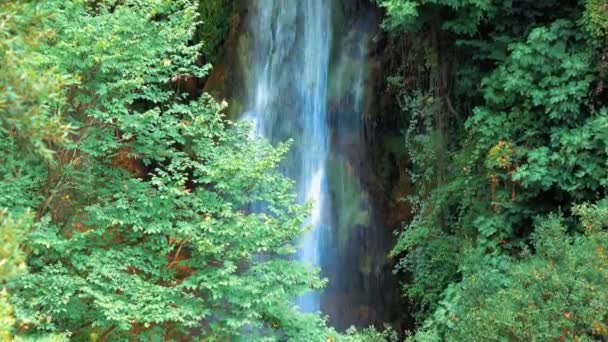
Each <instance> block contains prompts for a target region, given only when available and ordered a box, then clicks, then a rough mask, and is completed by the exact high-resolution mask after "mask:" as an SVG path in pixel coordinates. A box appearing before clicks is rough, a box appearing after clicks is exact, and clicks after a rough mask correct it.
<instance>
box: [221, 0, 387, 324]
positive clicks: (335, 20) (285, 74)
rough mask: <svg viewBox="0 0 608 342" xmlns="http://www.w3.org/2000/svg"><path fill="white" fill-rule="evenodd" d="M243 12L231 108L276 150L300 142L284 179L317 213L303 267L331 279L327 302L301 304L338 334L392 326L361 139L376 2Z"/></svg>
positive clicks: (308, 2)
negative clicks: (309, 266)
mask: <svg viewBox="0 0 608 342" xmlns="http://www.w3.org/2000/svg"><path fill="white" fill-rule="evenodd" d="M244 4H246V5H244V7H245V8H244V9H243V12H241V13H243V14H244V15H246V19H247V20H246V25H244V26H243V27H241V29H244V30H242V31H240V35H239V36H238V38H235V39H234V40H233V41H234V44H236V45H237V47H236V49H235V50H236V51H238V52H237V54H236V56H234V60H236V66H237V67H236V73H237V74H238V76H237V77H238V79H237V80H236V82H237V83H236V84H235V86H234V87H232V88H231V90H232V92H233V93H232V98H233V100H234V101H233V103H237V105H236V107H237V108H241V109H240V110H239V111H240V112H241V113H243V114H242V116H241V117H242V118H244V119H248V120H250V121H252V122H253V123H254V128H255V129H254V132H253V133H252V134H255V135H257V136H261V137H264V138H266V139H268V140H270V141H271V142H272V143H278V142H284V141H287V140H289V139H293V141H294V144H293V146H292V149H291V153H290V154H289V156H288V157H287V159H286V161H285V162H284V163H283V166H282V167H283V171H284V172H285V174H286V175H288V176H289V177H291V178H292V179H294V180H296V184H297V191H298V197H299V200H300V202H301V203H305V202H311V203H312V205H313V209H312V212H311V215H310V218H309V222H308V224H310V225H311V226H312V230H311V231H310V232H309V233H308V234H306V235H305V236H303V237H302V240H301V243H300V249H299V252H298V257H299V259H300V260H301V261H304V262H306V263H309V264H312V265H314V266H317V267H320V268H321V269H322V275H323V277H326V278H328V279H329V285H328V286H327V288H326V289H324V291H323V292H322V293H309V294H307V295H305V296H303V297H301V298H298V299H297V303H298V305H299V306H300V308H301V309H302V310H303V311H307V312H312V311H319V310H320V311H323V313H325V314H327V315H328V316H329V319H330V323H331V324H332V325H333V326H335V327H337V328H339V329H345V328H348V327H349V326H350V325H351V324H354V325H357V326H368V325H369V324H381V323H382V322H388V321H391V320H393V319H394V317H393V316H394V315H393V314H392V313H391V312H393V311H391V305H394V303H397V302H398V300H396V299H395V297H397V298H398V291H396V286H395V285H394V283H391V281H392V280H391V269H392V266H391V264H390V262H388V260H387V257H386V256H387V254H388V250H389V249H390V244H391V233H390V231H388V230H386V229H383V228H384V227H383V226H382V224H379V223H378V221H379V220H378V219H377V218H378V216H379V214H378V213H377V212H376V209H375V203H374V200H373V199H372V198H371V197H372V196H371V195H370V188H371V187H372V186H373V185H370V184H371V183H372V181H371V179H372V178H373V176H372V175H371V174H372V172H371V167H370V165H371V164H370V162H369V161H368V159H367V154H368V148H367V142H366V141H365V137H364V134H363V131H364V125H363V122H364V119H363V118H364V117H365V116H366V115H367V114H366V111H367V110H368V107H369V106H368V104H369V103H370V102H369V100H370V99H371V98H372V97H370V94H368V92H367V90H368V88H369V87H368V85H369V82H368V76H369V75H368V74H369V65H368V61H367V55H368V50H367V48H368V45H369V44H370V42H371V35H372V32H374V31H375V29H376V27H377V22H376V21H375V20H376V18H377V17H378V16H377V13H375V12H374V11H373V10H370V6H371V4H370V2H369V1H368V0H256V1H247V2H244ZM219 75H220V76H219V77H220V79H221V74H219ZM393 290H395V291H393ZM395 294H396V296H395Z"/></svg>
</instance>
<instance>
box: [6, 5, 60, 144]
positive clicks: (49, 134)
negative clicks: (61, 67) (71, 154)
mask: <svg viewBox="0 0 608 342" xmlns="http://www.w3.org/2000/svg"><path fill="white" fill-rule="evenodd" d="M47 14H48V13H46V12H44V11H41V9H40V8H39V7H38V6H37V5H36V4H34V3H30V2H24V1H10V2H2V3H1V4H0V22H2V25H0V64H1V65H3V66H10V67H4V68H0V134H2V135H3V136H4V135H8V134H10V135H12V136H13V137H15V138H16V140H17V142H19V143H21V144H26V145H28V146H27V147H28V149H29V150H32V149H34V150H36V151H37V152H48V150H47V148H46V146H47V144H56V143H60V142H61V141H62V139H63V138H64V137H65V134H66V132H67V129H68V128H69V127H68V126H67V125H66V124H65V123H64V122H63V120H62V116H63V113H62V112H61V111H60V109H59V108H60V105H61V103H60V101H61V98H60V96H59V95H60V87H61V85H62V84H63V83H64V82H65V79H64V78H63V77H62V76H61V74H59V73H57V72H56V70H54V69H53V68H52V67H50V66H49V67H44V66H42V65H41V63H42V59H43V58H44V54H43V53H42V52H41V51H40V49H39V44H40V40H41V39H44V38H48V37H50V36H51V35H52V31H50V30H47V29H46V28H45V27H44V26H43V25H42V22H43V20H44V19H43V18H44V16H45V15H47Z"/></svg>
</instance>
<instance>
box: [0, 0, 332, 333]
mask: <svg viewBox="0 0 608 342" xmlns="http://www.w3.org/2000/svg"><path fill="white" fill-rule="evenodd" d="M0 15H1V17H0V19H1V21H2V25H0V29H2V30H3V31H1V32H0V34H1V35H2V38H3V39H2V40H0V48H1V51H0V53H1V55H0V58H2V62H3V63H2V64H3V65H10V66H11V67H10V68H4V67H3V68H1V69H0V88H1V90H2V91H1V92H0V120H1V121H0V123H1V126H0V128H1V129H0V151H1V152H0V155H1V160H2V163H0V179H1V182H0V208H2V211H1V212H0V225H1V226H0V229H1V231H0V232H1V235H2V238H3V246H2V249H1V250H0V252H1V254H0V256H1V257H2V263H1V264H0V280H1V281H2V283H3V290H2V292H1V297H0V310H1V312H2V321H1V322H0V323H1V324H0V326H1V328H0V334H1V335H2V336H3V339H7V340H8V339H9V336H13V337H14V336H16V335H19V336H20V337H19V338H21V339H28V338H32V339H34V340H39V339H42V338H43V337H44V336H51V335H49V334H57V335H56V336H57V337H56V338H58V339H60V338H62V336H63V337H66V338H69V339H73V340H94V341H106V340H126V339H129V338H131V339H132V338H137V339H139V340H146V341H152V340H178V339H191V338H193V336H197V335H200V336H204V337H205V338H206V339H207V340H224V339H229V338H235V337H236V338H238V337H239V336H242V335H246V336H248V337H249V338H252V339H256V340H265V339H267V340H275V339H292V338H293V339H296V338H297V339H301V338H304V339H307V340H325V339H326V338H327V337H328V336H330V335H332V332H331V331H329V330H328V329H327V328H325V323H324V320H323V319H322V318H321V317H319V316H317V315H312V314H310V315H308V314H302V313H300V312H299V311H298V309H297V308H296V306H295V304H294V302H293V299H294V298H295V297H297V296H298V295H300V294H302V293H303V292H305V291H308V290H310V289H317V288H320V287H321V286H323V283H324V282H323V281H322V280H320V279H319V278H318V274H317V271H316V270H313V269H309V268H307V267H305V266H304V265H301V264H299V263H296V262H294V261H292V258H291V257H290V255H291V254H292V253H293V252H294V251H295V248H294V246H293V245H292V243H293V241H296V238H297V237H298V236H299V235H301V234H302V232H303V231H304V229H306V227H305V226H303V224H302V222H303V220H304V218H305V216H306V213H307V210H306V209H307V208H306V207H303V206H299V205H296V202H295V195H294V194H293V191H292V182H291V181H289V180H288V179H286V178H284V177H283V176H282V175H281V174H280V173H279V172H278V170H277V164H278V163H279V161H280V160H281V158H282V156H283V155H284V154H285V152H286V150H287V148H288V145H285V144H284V145H280V146H277V147H272V146H269V145H268V144H267V143H265V142H263V141H257V140H252V138H250V137H249V134H248V132H249V128H248V127H247V126H246V125H244V124H237V123H233V122H230V121H228V120H226V118H224V117H223V115H222V110H223V108H224V107H225V105H224V104H218V103H216V102H215V101H214V100H213V99H212V98H210V97H209V96H207V95H203V96H201V97H198V98H192V97H191V96H190V95H188V94H182V93H181V92H180V91H179V90H178V89H179V80H180V77H198V78H201V77H204V76H205V74H206V73H207V71H208V67H207V66H201V65H200V63H198V64H197V62H198V61H199V60H200V59H199V58H198V54H199V51H201V49H202V47H201V44H194V43H193V40H192V37H193V34H194V31H195V29H196V28H197V23H198V20H199V19H198V4H196V3H190V2H189V1H156V0H150V1H54V0H48V1H42V2H31V3H30V2H14V3H5V2H3V3H2V5H1V8H0ZM203 26H204V24H203ZM218 39H219V38H218ZM214 44H216V43H215V42H214ZM252 208H263V210H254V209H252ZM26 254H27V266H28V267H26V265H25V263H24V262H25V259H24V258H25V256H26ZM26 268H27V270H26ZM9 299H10V301H11V302H12V304H9V302H8V300H9Z"/></svg>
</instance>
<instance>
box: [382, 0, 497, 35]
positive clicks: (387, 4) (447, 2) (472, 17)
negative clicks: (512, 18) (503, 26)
mask: <svg viewBox="0 0 608 342" xmlns="http://www.w3.org/2000/svg"><path fill="white" fill-rule="evenodd" d="M376 1H377V2H378V3H379V4H380V6H381V7H384V8H385V9H386V11H387V14H388V16H387V19H386V21H385V22H384V25H385V27H386V28H388V29H391V30H407V31H409V30H419V29H421V28H422V26H423V25H424V24H426V23H427V22H429V21H433V20H436V19H437V18H439V16H440V15H441V11H442V9H443V8H445V9H448V10H449V11H451V12H455V13H456V15H455V16H454V18H453V19H450V20H446V21H445V22H443V23H441V24H442V25H443V27H444V28H445V29H447V30H451V31H454V32H455V33H463V34H465V33H466V34H472V33H475V32H476V29H477V26H478V25H479V24H481V23H482V22H484V21H485V20H487V19H488V18H489V17H490V16H491V15H492V14H493V12H494V11H496V10H497V9H496V5H495V4H494V3H493V2H492V1H489V0H376Z"/></svg>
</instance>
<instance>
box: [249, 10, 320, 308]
mask: <svg viewBox="0 0 608 342" xmlns="http://www.w3.org/2000/svg"><path fill="white" fill-rule="evenodd" d="M252 7H253V8H252V9H251V10H252V11H253V13H252V16H251V20H250V25H251V27H250V29H251V31H252V32H253V33H254V34H253V44H252V45H253V49H254V57H253V65H252V69H253V70H251V71H250V74H251V77H250V80H249V81H250V83H251V84H252V88H253V89H255V92H254V93H253V95H252V96H251V97H250V99H249V100H248V102H249V104H248V106H249V111H248V113H247V114H246V118H248V119H251V120H252V121H253V122H254V125H255V131H256V134H257V135H259V136H263V137H266V138H267V139H269V140H271V141H273V142H274V141H280V140H286V139H288V138H294V139H295V140H296V142H297V144H296V146H295V147H294V153H293V155H292V156H291V157H290V158H289V159H288V161H287V163H286V166H285V168H286V170H285V171H286V173H287V174H288V175H290V176H291V177H293V178H295V179H296V180H297V186H298V196H299V200H300V202H302V203H305V202H310V203H312V204H313V209H312V212H311V216H310V218H309V224H310V225H311V226H312V227H313V228H312V230H311V231H310V232H309V233H307V234H306V236H304V237H303V238H302V243H301V249H300V251H299V253H298V256H299V258H300V259H301V260H302V261H304V262H307V263H310V264H312V265H314V266H320V261H321V260H320V253H319V240H320V237H321V236H322V233H323V231H324V230H326V229H328V227H327V225H328V220H327V217H328V215H327V213H326V212H325V210H326V209H327V208H328V206H327V205H326V201H327V198H328V197H327V177H326V171H325V165H326V161H327V153H328V152H327V151H328V147H327V144H328V129H327V110H326V107H327V77H328V68H329V50H330V49H329V37H330V32H329V30H330V19H329V7H328V4H327V1H324V0H299V1H297V0H283V1H280V0H264V1H255V2H254V4H252ZM298 304H299V305H300V307H301V308H302V309H303V310H304V311H317V310H319V308H320V306H319V294H318V293H310V294H307V295H305V296H304V297H302V298H300V299H299V300H298Z"/></svg>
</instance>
